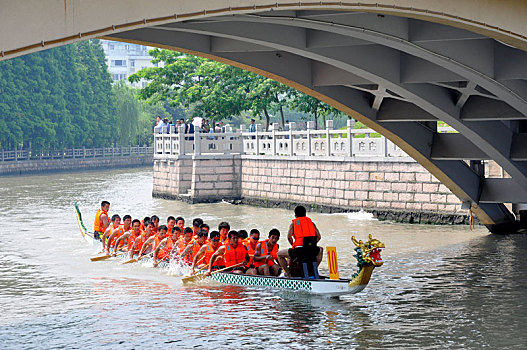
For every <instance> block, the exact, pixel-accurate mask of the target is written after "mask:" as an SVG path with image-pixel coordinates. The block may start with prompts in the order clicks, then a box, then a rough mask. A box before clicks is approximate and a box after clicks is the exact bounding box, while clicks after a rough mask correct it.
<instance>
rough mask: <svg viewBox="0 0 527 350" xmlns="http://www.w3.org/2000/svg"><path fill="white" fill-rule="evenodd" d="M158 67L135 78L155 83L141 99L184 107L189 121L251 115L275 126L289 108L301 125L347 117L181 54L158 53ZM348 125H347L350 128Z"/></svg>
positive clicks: (267, 83)
mask: <svg viewBox="0 0 527 350" xmlns="http://www.w3.org/2000/svg"><path fill="white" fill-rule="evenodd" d="M150 55H152V56H153V57H154V60H153V61H152V62H154V63H159V62H163V63H164V66H163V67H152V68H146V69H142V70H140V71H139V72H137V73H136V74H134V75H132V76H130V77H129V80H130V81H131V82H138V81H141V80H142V79H144V80H147V81H149V84H148V85H147V86H146V87H144V88H143V89H142V90H141V91H140V93H139V95H138V97H139V98H140V99H143V100H145V101H147V102H149V103H157V102H160V101H169V104H170V105H171V106H173V107H176V106H182V107H184V108H185V109H186V110H187V113H188V114H187V115H188V116H189V117H205V118H209V119H212V120H214V121H220V120H225V119H229V120H230V119H233V118H234V119H236V120H242V119H244V118H245V116H246V113H247V112H249V113H250V115H252V116H254V117H256V116H260V117H261V118H265V120H266V127H268V126H269V123H270V120H271V118H272V115H271V114H272V113H277V114H279V118H280V122H281V125H282V126H283V125H284V123H285V116H286V113H287V110H288V108H287V107H289V108H290V109H291V110H293V111H298V112H300V113H301V116H302V118H301V119H304V118H305V119H312V118H314V120H315V122H317V121H318V117H322V118H323V121H324V122H325V118H326V116H328V115H331V116H332V117H335V118H339V117H341V116H343V114H342V113H341V112H340V111H338V110H336V109H335V108H333V107H330V106H329V105H327V104H325V103H323V102H320V101H319V100H317V99H315V98H313V97H311V96H308V95H305V94H303V93H301V92H299V91H296V90H294V89H292V88H290V87H288V86H286V85H283V84H281V83H278V82H276V81H274V80H271V79H267V78H265V77H262V76H259V75H256V74H254V73H251V72H247V71H244V70H242V69H239V68H236V67H232V66H228V65H225V64H222V63H219V62H215V61H211V60H207V59H204V58H200V57H196V56H192V55H186V54H182V53H179V52H174V51H169V50H160V49H155V50H151V51H150ZM344 123H345V122H344Z"/></svg>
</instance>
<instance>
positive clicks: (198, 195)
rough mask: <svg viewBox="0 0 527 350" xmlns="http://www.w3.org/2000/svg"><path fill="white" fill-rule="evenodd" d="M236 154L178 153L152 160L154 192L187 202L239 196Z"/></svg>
mask: <svg viewBox="0 0 527 350" xmlns="http://www.w3.org/2000/svg"><path fill="white" fill-rule="evenodd" d="M240 173H241V159H240V156H239V155H215V156H213V157H211V156H177V157H174V158H171V159H170V160H155V161H154V188H153V193H152V194H153V195H154V196H156V197H162V198H171V199H179V200H184V201H188V202H215V201H220V200H222V199H238V198H240V196H241V177H240Z"/></svg>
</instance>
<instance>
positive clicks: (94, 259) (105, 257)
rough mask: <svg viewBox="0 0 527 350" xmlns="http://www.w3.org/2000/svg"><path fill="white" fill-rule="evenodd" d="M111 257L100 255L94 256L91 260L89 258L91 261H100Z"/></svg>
mask: <svg viewBox="0 0 527 350" xmlns="http://www.w3.org/2000/svg"><path fill="white" fill-rule="evenodd" d="M111 257H112V256H111V255H101V256H95V257H93V258H90V260H91V261H101V260H106V259H109V258H111Z"/></svg>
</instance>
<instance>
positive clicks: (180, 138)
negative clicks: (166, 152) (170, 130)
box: [178, 125, 185, 155]
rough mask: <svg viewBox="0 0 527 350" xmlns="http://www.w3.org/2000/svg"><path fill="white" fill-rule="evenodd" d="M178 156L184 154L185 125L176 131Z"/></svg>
mask: <svg viewBox="0 0 527 350" xmlns="http://www.w3.org/2000/svg"><path fill="white" fill-rule="evenodd" d="M178 142H179V154H180V155H184V154H185V125H180V126H179V130H178Z"/></svg>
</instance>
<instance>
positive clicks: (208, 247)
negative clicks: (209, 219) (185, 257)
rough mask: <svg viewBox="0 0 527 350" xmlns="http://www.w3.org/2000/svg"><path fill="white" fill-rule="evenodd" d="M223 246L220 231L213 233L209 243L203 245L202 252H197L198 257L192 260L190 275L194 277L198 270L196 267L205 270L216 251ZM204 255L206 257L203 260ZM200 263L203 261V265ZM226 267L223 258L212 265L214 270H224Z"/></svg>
mask: <svg viewBox="0 0 527 350" xmlns="http://www.w3.org/2000/svg"><path fill="white" fill-rule="evenodd" d="M221 245H222V244H221V242H220V233H219V232H218V231H212V232H211V233H210V240H209V242H207V243H205V244H204V245H202V246H201V248H200V250H199V251H198V252H197V254H196V256H194V259H192V267H191V271H190V274H191V275H193V274H194V273H195V271H194V269H195V268H196V266H197V267H198V268H200V269H201V268H203V267H204V266H207V265H208V264H209V262H210V258H211V257H212V255H213V254H214V253H216V251H217V250H218V248H219V247H220V246H221ZM203 255H205V256H204V257H203V260H202V258H201V257H202V256H203ZM199 261H201V264H200V263H199ZM224 265H225V263H224V262H223V258H218V259H216V261H215V262H214V264H212V268H213V269H214V268H222V267H224Z"/></svg>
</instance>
